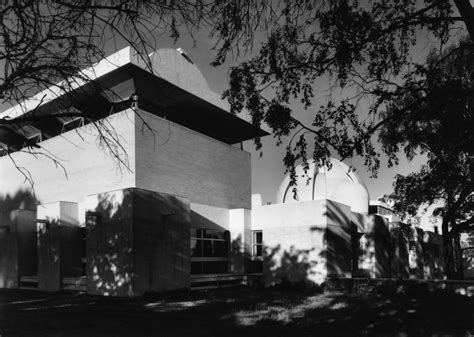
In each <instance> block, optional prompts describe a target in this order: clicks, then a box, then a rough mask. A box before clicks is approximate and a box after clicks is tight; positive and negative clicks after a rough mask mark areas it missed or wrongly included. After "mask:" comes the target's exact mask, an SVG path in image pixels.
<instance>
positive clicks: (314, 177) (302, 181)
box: [276, 158, 369, 214]
mask: <svg viewBox="0 0 474 337" xmlns="http://www.w3.org/2000/svg"><path fill="white" fill-rule="evenodd" d="M330 161H331V164H332V167H331V169H328V168H327V167H326V166H323V167H319V168H318V166H317V165H316V163H315V162H314V161H313V160H311V161H308V165H309V169H308V171H307V173H306V175H305V173H304V169H303V166H302V164H300V165H298V166H297V167H296V175H297V178H296V182H297V192H298V194H297V200H295V199H294V196H293V191H292V190H293V187H290V176H289V174H288V175H287V176H286V177H285V178H284V179H283V181H282V183H281V184H280V187H279V188H278V192H277V196H276V203H291V202H298V201H310V200H321V199H329V200H332V201H336V202H339V203H341V204H345V205H348V206H350V207H351V210H352V211H353V212H357V213H364V214H367V213H368V211H369V192H368V191H367V188H366V186H365V184H364V182H363V181H362V179H360V177H359V176H358V175H357V174H356V173H355V172H349V167H348V166H347V165H346V164H344V163H343V162H341V161H339V160H337V159H334V158H331V159H330ZM308 177H309V178H311V179H310V180H309V183H308Z"/></svg>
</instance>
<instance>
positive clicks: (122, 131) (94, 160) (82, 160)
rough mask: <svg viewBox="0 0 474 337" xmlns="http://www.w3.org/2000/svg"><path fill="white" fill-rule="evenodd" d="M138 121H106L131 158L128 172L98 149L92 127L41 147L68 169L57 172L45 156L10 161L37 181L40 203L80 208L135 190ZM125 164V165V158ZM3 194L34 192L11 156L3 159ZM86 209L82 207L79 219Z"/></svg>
mask: <svg viewBox="0 0 474 337" xmlns="http://www.w3.org/2000/svg"><path fill="white" fill-rule="evenodd" d="M134 120H135V116H134V114H133V112H131V111H128V112H121V113H118V114H115V115H112V116H110V117H108V118H107V119H106V121H105V123H107V125H108V126H109V127H110V128H112V129H113V130H114V132H115V133H116V134H117V135H118V136H119V137H120V141H121V144H122V146H123V148H124V150H125V152H126V155H127V156H128V160H127V161H128V165H129V169H130V170H128V169H127V168H125V167H120V166H119V165H118V164H117V162H116V161H114V160H113V158H112V157H111V156H110V154H108V153H107V152H106V151H105V150H102V149H100V148H99V147H98V133H97V131H96V130H95V129H94V127H93V126H91V125H86V126H84V127H81V128H79V129H76V130H72V131H69V132H66V133H64V134H62V135H60V136H57V137H54V138H50V139H47V140H45V141H43V142H41V143H40V146H41V147H42V148H43V150H42V149H39V150H38V151H39V152H44V153H50V154H51V155H53V156H55V158H56V159H57V160H58V161H59V162H60V163H61V165H63V166H64V169H65V171H66V174H67V176H66V175H65V174H64V172H63V170H62V168H60V167H56V166H55V164H54V162H53V161H51V159H48V158H46V157H45V156H42V155H40V156H37V158H35V157H34V156H33V155H31V154H27V153H21V152H15V153H13V154H12V155H11V156H12V158H13V159H14V161H15V162H16V163H17V165H18V166H20V167H24V168H26V169H28V171H29V174H30V175H31V178H32V180H33V181H34V190H35V193H36V197H37V199H38V201H39V202H40V203H41V204H47V203H51V202H57V201H70V202H80V203H82V202H83V200H85V197H86V196H87V195H91V194H96V193H100V192H105V191H112V190H116V189H123V188H127V187H133V186H135V127H134ZM123 158H124V159H127V158H125V157H123ZM0 177H1V178H0V194H2V196H6V195H10V196H11V197H13V196H14V195H15V194H17V193H19V192H20V191H22V190H31V186H30V184H29V183H28V182H26V181H25V177H24V176H23V175H22V174H21V172H20V171H19V170H18V169H17V168H15V165H14V164H13V162H12V160H11V159H10V158H9V157H8V156H4V157H0ZM81 211H82V213H83V206H82V205H79V213H80V214H81Z"/></svg>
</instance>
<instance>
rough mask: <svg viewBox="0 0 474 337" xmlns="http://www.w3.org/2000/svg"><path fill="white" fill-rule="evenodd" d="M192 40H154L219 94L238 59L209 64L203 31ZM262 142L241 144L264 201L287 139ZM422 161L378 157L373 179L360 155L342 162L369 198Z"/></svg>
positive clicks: (320, 96)
mask: <svg viewBox="0 0 474 337" xmlns="http://www.w3.org/2000/svg"><path fill="white" fill-rule="evenodd" d="M195 40H196V43H195V44H194V42H193V41H192V39H190V38H189V37H188V36H186V35H184V36H182V37H181V38H180V40H179V41H178V42H177V43H176V44H175V43H174V42H173V41H171V40H170V39H168V38H166V37H162V38H160V40H158V43H159V46H158V47H159V48H182V49H184V50H185V51H186V53H187V54H188V56H189V57H190V58H191V59H192V61H193V62H194V63H195V64H196V65H197V66H198V68H199V69H200V70H201V72H202V73H203V75H204V77H205V78H206V80H207V82H208V84H209V87H210V89H211V90H213V91H215V92H217V93H219V94H221V93H222V92H223V91H224V90H225V89H226V88H227V86H228V82H227V80H228V71H229V69H230V67H231V66H232V65H234V64H237V63H238V60H237V61H234V60H227V61H226V62H225V63H224V64H223V65H221V66H219V67H213V66H211V65H210V63H211V62H212V60H213V55H214V51H213V50H212V47H213V42H212V41H211V40H210V39H209V37H208V36H207V33H206V32H203V31H201V32H197V33H196V34H195ZM257 41H258V39H257ZM251 55H252V53H250V54H248V55H246V56H245V57H250V56H251ZM327 86H328V83H327V82H325V81H324V80H323V79H321V81H319V82H317V83H315V87H316V88H320V90H319V91H317V94H316V96H315V98H314V104H313V106H316V107H317V106H319V105H321V104H324V103H325V102H326V100H327V98H328V91H327V90H325V89H324V88H327ZM321 88H322V89H321ZM333 95H334V94H333ZM313 114H314V112H313V110H311V108H310V109H308V110H306V111H305V110H302V109H298V111H295V112H294V115H293V116H294V117H296V118H298V119H300V120H301V121H303V122H304V123H306V124H308V125H310V124H311V120H312V118H313ZM241 117H243V116H241ZM262 142H263V148H262V150H263V151H262V156H260V151H256V150H255V146H254V145H253V142H252V141H247V142H245V143H244V150H246V151H248V152H250V153H251V155H252V193H259V194H261V195H262V200H263V202H264V203H267V202H272V203H273V202H274V201H275V196H276V192H277V189H278V187H279V185H280V183H281V182H282V180H283V178H284V171H285V167H284V164H283V157H284V153H285V147H286V145H287V143H288V139H286V140H285V139H284V141H283V144H282V145H280V146H276V140H275V139H274V138H273V136H271V135H270V136H266V137H264V138H263V139H262ZM309 153H310V152H309ZM425 160H426V157H425V156H416V157H415V158H414V160H413V161H412V162H408V161H407V160H406V158H405V157H404V156H403V155H402V156H400V164H399V165H398V166H394V167H391V168H388V167H387V161H386V158H385V157H383V156H382V158H381V167H380V171H379V173H378V177H377V178H370V173H369V172H368V171H367V169H366V168H365V167H364V165H363V159H362V158H358V157H355V158H352V159H349V160H346V161H345V162H346V163H347V164H349V165H351V166H352V167H354V168H355V169H356V173H357V174H358V175H359V176H360V177H361V178H362V179H363V180H364V181H365V183H366V186H367V188H368V190H369V194H370V197H371V199H378V198H379V197H381V196H383V195H384V194H390V193H391V192H392V184H393V181H394V177H395V175H396V174H403V175H406V174H409V173H411V172H413V171H417V170H418V169H419V168H420V166H421V165H422V164H423V163H424V162H425Z"/></svg>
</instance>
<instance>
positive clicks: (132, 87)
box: [0, 48, 268, 144]
mask: <svg viewBox="0 0 474 337" xmlns="http://www.w3.org/2000/svg"><path fill="white" fill-rule="evenodd" d="M181 58H182V56H181V55H180V54H176V51H175V50H172V49H165V50H159V51H158V52H156V53H155V55H153V56H152V57H151V60H152V66H153V73H152V72H150V71H149V70H148V68H149V67H146V66H145V64H144V62H143V61H142V60H140V59H139V58H138V57H137V56H136V55H135V56H134V55H132V53H131V49H130V48H126V49H123V50H121V51H119V52H117V53H115V54H113V55H111V56H110V57H108V58H106V59H105V60H103V61H101V62H99V63H98V64H97V65H96V66H95V67H94V68H92V69H90V70H86V71H85V72H88V75H90V77H91V78H94V79H95V80H94V81H93V82H92V83H83V84H82V85H80V86H79V85H78V86H77V88H76V89H75V90H73V91H72V92H70V93H68V94H64V95H60V94H59V93H58V92H54V89H52V90H50V91H45V92H42V93H39V94H38V95H36V96H35V97H33V98H32V99H30V100H28V101H25V102H24V103H23V104H22V106H15V107H12V108H10V109H8V110H6V111H4V112H3V113H0V118H2V117H7V116H8V117H9V118H18V117H21V116H22V117H25V116H27V115H28V113H29V111H30V110H32V109H35V115H37V116H41V115H50V114H51V113H57V112H58V111H65V110H68V109H70V107H73V109H75V110H74V111H80V112H83V113H85V115H87V116H88V118H90V119H99V118H103V117H106V116H107V115H109V114H110V113H114V112H118V111H121V110H124V109H127V108H130V107H131V104H132V95H135V94H136V95H137V96H135V97H138V107H139V108H140V109H142V110H145V111H148V112H150V113H153V114H155V115H158V116H162V117H166V118H167V119H169V120H171V121H173V122H175V123H177V124H179V125H183V126H185V127H187V128H190V129H192V130H195V131H197V132H199V133H202V134H205V135H207V136H209V137H212V138H215V139H217V140H220V141H222V142H225V143H227V144H235V143H239V142H242V141H245V140H249V139H253V138H256V137H262V136H266V135H268V133H267V132H265V131H263V130H261V129H260V128H258V127H255V126H253V125H252V124H250V123H248V122H247V121H245V120H243V119H242V118H239V117H238V116H235V115H232V114H230V113H229V112H228V104H227V102H225V101H223V100H222V99H221V98H220V97H219V95H217V94H216V93H214V92H212V91H211V90H210V89H209V88H208V86H207V82H206V81H205V79H204V77H203V76H202V74H201V73H200V71H199V70H198V69H197V67H196V66H195V65H194V64H187V63H186V62H189V61H187V60H185V59H181ZM39 102H41V104H39ZM68 111H70V110H68ZM25 126H26V127H25ZM12 129H17V128H14V127H13V126H12ZM22 129H23V130H30V129H31V130H33V131H34V132H38V130H39V131H41V132H43V133H45V134H47V137H48V138H49V137H51V136H54V135H55V134H58V132H59V133H60V132H61V130H63V129H64V118H63V120H61V117H60V115H58V118H55V120H54V121H51V119H41V118H40V119H38V120H34V119H32V120H28V121H27V122H26V123H22ZM25 136H28V134H26V135H25ZM0 141H1V140H0Z"/></svg>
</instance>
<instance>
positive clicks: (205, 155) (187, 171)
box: [136, 112, 251, 208]
mask: <svg viewBox="0 0 474 337" xmlns="http://www.w3.org/2000/svg"><path fill="white" fill-rule="evenodd" d="M140 115H141V117H142V118H143V120H144V121H145V122H146V123H147V124H148V127H150V128H151V129H152V130H153V133H152V132H151V131H150V130H149V129H148V128H147V126H144V125H143V124H142V122H141V121H139V120H138V118H137V123H136V177H137V178H136V179H137V180H136V187H138V188H143V189H147V190H152V191H156V192H160V193H169V194H172V195H177V196H183V197H186V198H188V199H189V200H191V201H192V202H195V203H199V204H205V205H211V206H216V207H223V208H250V207H251V169H250V154H249V153H247V152H245V151H242V150H240V149H238V148H236V147H234V146H230V145H227V144H225V143H222V142H219V141H217V140H215V139H212V138H209V137H207V136H204V135H202V134H199V133H197V132H195V131H192V130H189V129H187V128H184V127H182V126H179V125H177V124H174V123H172V122H170V121H167V120H165V119H163V118H160V117H157V116H154V115H151V114H149V113H147V112H140Z"/></svg>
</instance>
